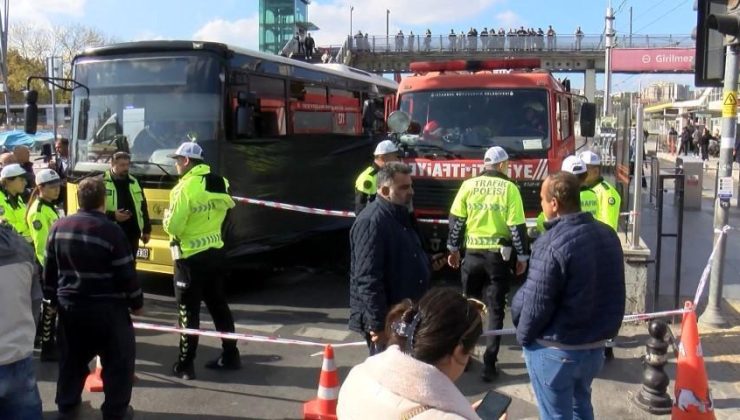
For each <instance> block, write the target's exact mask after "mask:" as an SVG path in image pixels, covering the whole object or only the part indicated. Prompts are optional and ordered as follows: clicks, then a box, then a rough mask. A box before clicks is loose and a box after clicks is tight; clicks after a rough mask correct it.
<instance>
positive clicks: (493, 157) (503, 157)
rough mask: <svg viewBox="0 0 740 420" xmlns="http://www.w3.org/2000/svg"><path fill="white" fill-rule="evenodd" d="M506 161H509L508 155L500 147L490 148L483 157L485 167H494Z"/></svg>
mask: <svg viewBox="0 0 740 420" xmlns="http://www.w3.org/2000/svg"><path fill="white" fill-rule="evenodd" d="M507 160H509V154H508V153H506V150H504V148H503V147H500V146H493V147H491V148H490V149H488V150H486V154H485V155H484V156H483V163H485V164H487V165H495V164H497V163H501V162H506V161H507Z"/></svg>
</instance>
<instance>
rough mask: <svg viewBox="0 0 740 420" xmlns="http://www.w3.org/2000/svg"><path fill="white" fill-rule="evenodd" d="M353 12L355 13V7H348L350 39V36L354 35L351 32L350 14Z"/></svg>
mask: <svg viewBox="0 0 740 420" xmlns="http://www.w3.org/2000/svg"><path fill="white" fill-rule="evenodd" d="M354 11H355V6H350V7H349V36H350V38H351V37H352V34H354V32H353V31H352V12H354Z"/></svg>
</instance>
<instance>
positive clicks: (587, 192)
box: [537, 156, 599, 233]
mask: <svg viewBox="0 0 740 420" xmlns="http://www.w3.org/2000/svg"><path fill="white" fill-rule="evenodd" d="M560 169H561V170H562V171H565V172H570V173H571V174H573V175H575V176H576V177H577V178H578V179H579V180H580V181H581V211H585V212H588V213H591V214H592V215H593V216H594V218H596V215H597V213H598V212H599V208H598V206H599V201H598V199H597V197H596V193H594V192H593V191H592V190H591V189H590V188H589V187H588V186H586V172H587V170H586V164H585V163H584V162H583V161H582V160H581V159H579V158H578V157H577V156H568V157H566V158H565V159H563V163H562V164H561V166H560ZM537 231H538V232H539V233H542V232H544V231H545V213H543V212H540V214H539V215H537Z"/></svg>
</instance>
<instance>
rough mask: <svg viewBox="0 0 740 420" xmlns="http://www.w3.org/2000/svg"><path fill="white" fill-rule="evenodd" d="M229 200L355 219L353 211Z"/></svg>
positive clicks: (262, 201) (239, 199)
mask: <svg viewBox="0 0 740 420" xmlns="http://www.w3.org/2000/svg"><path fill="white" fill-rule="evenodd" d="M231 198H233V199H234V201H238V202H240V203H247V204H255V205H258V206H263V207H271V208H274V209H281V210H290V211H297V212H299V213H307V214H318V215H322V216H338V217H355V212H353V211H346V210H326V209H317V208H313V207H306V206H298V205H295V204H285V203H277V202H275V201H267V200H257V199H254V198H246V197H236V196H232V197H231Z"/></svg>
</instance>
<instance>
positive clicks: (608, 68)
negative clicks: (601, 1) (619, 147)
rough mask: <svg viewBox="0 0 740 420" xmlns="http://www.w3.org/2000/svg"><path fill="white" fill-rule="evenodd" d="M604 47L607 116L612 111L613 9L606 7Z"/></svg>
mask: <svg viewBox="0 0 740 420" xmlns="http://www.w3.org/2000/svg"><path fill="white" fill-rule="evenodd" d="M605 45H606V48H605V53H606V57H605V63H604V64H605V65H604V116H605V117H606V116H609V115H610V114H611V111H612V104H611V102H612V101H611V91H612V47H614V9H612V7H611V2H610V4H609V7H607V8H606V44H605Z"/></svg>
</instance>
